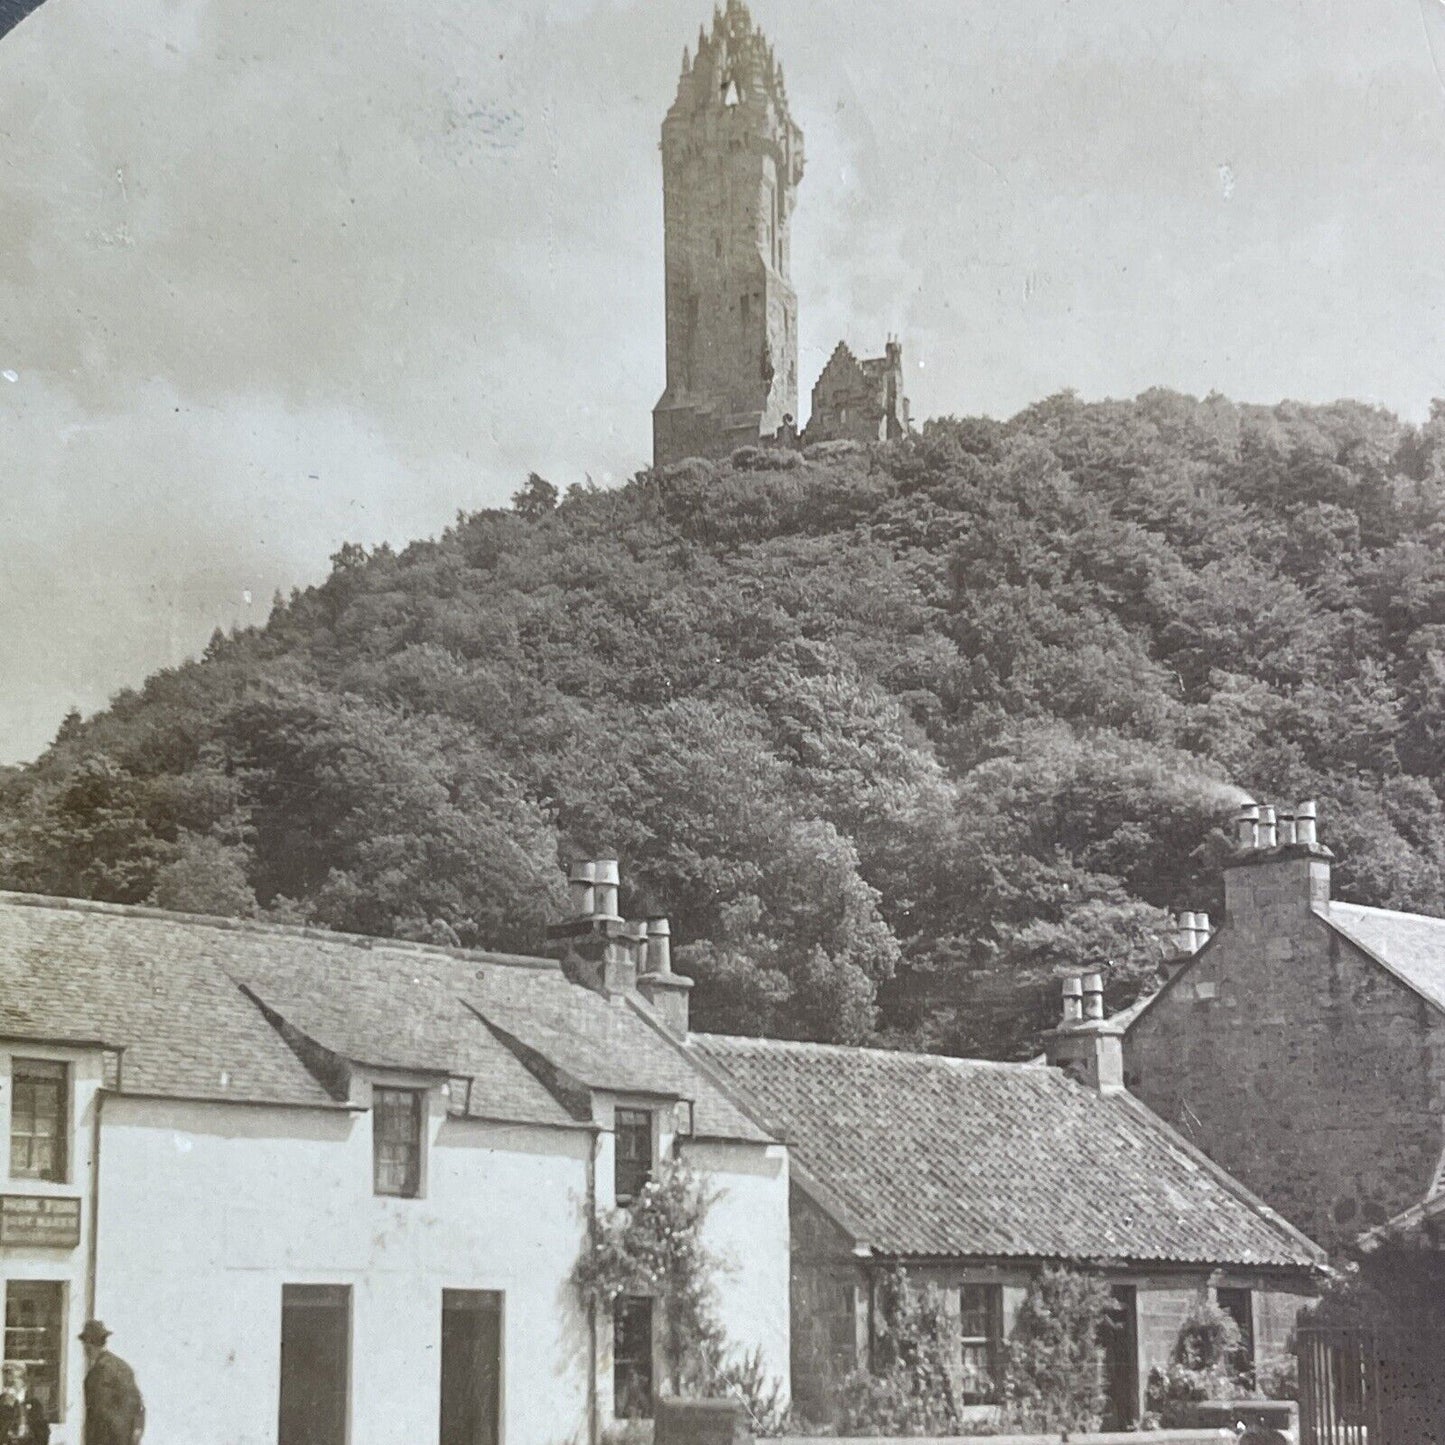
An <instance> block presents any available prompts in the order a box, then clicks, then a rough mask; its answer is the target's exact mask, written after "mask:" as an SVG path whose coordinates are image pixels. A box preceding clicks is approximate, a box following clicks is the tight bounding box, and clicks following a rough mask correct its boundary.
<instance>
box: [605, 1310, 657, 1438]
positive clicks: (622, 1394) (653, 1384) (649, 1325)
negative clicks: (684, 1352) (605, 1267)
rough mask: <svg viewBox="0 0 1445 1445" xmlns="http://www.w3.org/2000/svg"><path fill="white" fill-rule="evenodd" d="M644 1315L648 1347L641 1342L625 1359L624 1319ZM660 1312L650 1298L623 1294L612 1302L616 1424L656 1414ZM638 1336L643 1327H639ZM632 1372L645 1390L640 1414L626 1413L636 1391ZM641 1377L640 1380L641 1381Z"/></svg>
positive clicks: (614, 1411)
mask: <svg viewBox="0 0 1445 1445" xmlns="http://www.w3.org/2000/svg"><path fill="white" fill-rule="evenodd" d="M630 1314H636V1315H642V1316H644V1317H645V1319H646V1336H645V1339H646V1344H645V1347H644V1346H643V1345H642V1344H641V1343H640V1342H639V1344H638V1346H637V1348H636V1349H635V1350H633V1349H629V1350H628V1352H627V1353H626V1354H625V1355H624V1353H623V1351H622V1348H621V1346H622V1341H623V1338H624V1333H625V1330H624V1326H623V1323H622V1321H623V1319H624V1318H625V1317H626V1316H628V1315H630ZM656 1329H657V1312H656V1308H655V1302H654V1301H653V1299H652V1297H651V1295H637V1294H624V1295H618V1297H617V1298H616V1299H615V1300H614V1301H613V1302H612V1418H613V1419H614V1420H651V1419H652V1418H653V1416H654V1415H655V1414H656V1413H657V1363H656V1358H655V1355H656ZM638 1333H639V1334H641V1333H642V1326H641V1325H640V1324H639V1325H638ZM629 1371H633V1372H635V1376H634V1378H637V1382H638V1384H644V1385H645V1386H646V1399H645V1401H644V1402H643V1403H644V1408H643V1409H642V1410H641V1411H640V1412H639V1413H635V1414H634V1413H624V1410H623V1405H624V1403H625V1402H626V1401H627V1400H628V1399H629V1396H631V1395H632V1394H633V1393H634V1391H635V1388H636V1387H635V1386H634V1387H633V1388H632V1389H629V1386H628V1383H627V1378H628V1373H629ZM639 1377H640V1378H639Z"/></svg>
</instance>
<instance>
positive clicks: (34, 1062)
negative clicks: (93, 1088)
mask: <svg viewBox="0 0 1445 1445" xmlns="http://www.w3.org/2000/svg"><path fill="white" fill-rule="evenodd" d="M69 1098H70V1068H69V1066H68V1065H66V1064H56V1063H51V1062H49V1061H48V1060H45V1059H16V1060H15V1061H14V1064H13V1065H12V1069H11V1083H10V1175H11V1178H13V1179H50V1180H53V1181H55V1182H56V1183H57V1184H63V1183H64V1182H65V1177H66V1166H67V1162H68V1161H67V1154H68V1152H69V1151H68V1150H67V1149H66V1147H65V1145H66V1131H67V1124H66V1120H67V1116H68V1114H69V1112H70V1111H69V1109H68V1108H67V1105H68V1103H69Z"/></svg>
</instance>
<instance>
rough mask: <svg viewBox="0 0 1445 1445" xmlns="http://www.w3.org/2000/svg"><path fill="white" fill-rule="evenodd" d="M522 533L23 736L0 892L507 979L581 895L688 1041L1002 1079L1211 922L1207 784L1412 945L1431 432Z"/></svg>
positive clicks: (1221, 450) (1434, 690) (1435, 674)
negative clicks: (450, 959) (606, 889)
mask: <svg viewBox="0 0 1445 1445" xmlns="http://www.w3.org/2000/svg"><path fill="white" fill-rule="evenodd" d="M554 503H555V494H554V492H553V491H552V489H551V488H550V487H549V486H548V485H547V484H546V483H544V482H542V481H541V479H540V478H536V479H533V480H532V481H531V482H529V483H528V485H527V487H526V488H524V489H523V491H522V492H520V493H519V495H518V504H517V506H516V507H515V508H514V509H513V510H510V511H486V512H479V513H476V514H474V515H469V516H463V517H460V518H459V519H458V521H457V523H456V525H455V526H454V527H453V528H452V529H450V530H449V531H448V532H447V533H446V534H445V535H444V536H443V537H441V538H440V539H439V540H436V541H428V542H418V543H414V544H413V545H411V546H409V547H407V548H405V549H404V550H403V551H401V552H395V551H393V550H391V549H390V548H385V547H383V548H380V549H378V550H377V551H375V552H373V553H371V554H366V553H364V552H363V551H362V550H361V549H358V548H355V547H347V548H344V549H343V550H342V552H340V553H339V554H338V555H337V557H336V558H335V562H334V566H333V570H332V573H331V576H330V577H329V579H328V580H327V581H326V582H325V583H324V584H322V585H321V586H319V587H316V588H312V589H310V590H308V591H305V592H297V593H294V594H293V595H292V596H291V598H290V599H289V600H284V601H278V603H277V605H276V607H275V609H274V611H273V613H272V616H271V618H270V620H269V622H268V623H267V625H266V626H265V627H264V628H261V629H259V630H255V631H248V632H245V633H241V634H238V635H235V636H232V637H228V638H222V637H219V636H218V637H217V638H215V639H214V640H213V642H212V644H211V646H210V647H209V648H208V650H207V653H206V655H205V657H204V658H203V659H202V660H200V661H198V662H196V663H194V664H192V665H189V666H185V667H181V668H178V669H175V670H172V671H168V672H163V673H160V674H157V675H156V676H154V677H152V678H151V679H150V680H149V681H147V682H146V683H145V685H144V686H143V687H141V688H140V689H139V690H138V691H135V692H127V693H124V694H122V695H121V696H119V697H117V698H116V699H115V700H114V701H113V703H112V705H111V706H110V707H109V708H108V709H107V710H106V711H104V712H103V713H101V714H99V715H98V716H96V717H94V718H91V719H89V720H86V721H81V720H80V719H79V718H75V717H72V718H70V719H67V721H66V723H65V724H64V726H63V727H62V728H61V730H60V733H59V735H58V736H57V738H56V740H55V743H54V744H53V745H52V747H51V748H50V749H49V750H48V751H47V752H46V753H45V754H44V755H43V756H42V757H41V758H40V759H38V760H37V761H36V763H35V764H33V765H32V766H30V767H27V768H24V769H17V770H12V771H10V772H9V773H4V774H0V881H3V883H4V884H5V886H8V887H12V888H23V889H38V890H43V891H47V892H53V893H62V894H71V895H79V896H90V897H96V898H103V899H112V900H119V901H127V902H138V901H143V900H147V899H152V898H154V899H156V900H158V901H161V902H164V903H165V904H166V905H167V906H175V907H181V906H191V907H196V908H201V909H216V910H220V911H225V912H235V913H245V912H257V913H260V914H261V915H263V916H265V915H279V916H282V917H288V918H308V919H312V920H314V921H316V922H319V923H323V924H327V925H330V926H333V927H337V928H344V929H355V930H362V931H369V932H379V933H394V934H399V935H403V936H406V937H412V938H422V939H431V940H437V941H459V942H462V943H466V944H478V945H491V946H496V947H503V948H525V949H532V948H535V947H536V946H537V945H538V943H539V941H540V933H541V929H542V927H543V925H544V924H545V922H546V921H547V920H548V919H549V918H550V917H552V916H554V915H556V914H558V913H559V912H560V911H561V909H562V907H563V898H562V896H561V893H562V890H561V875H560V872H559V865H560V864H561V863H562V862H565V861H567V860H568V859H570V858H573V857H580V856H610V855H614V854H615V855H618V856H620V857H621V858H622V859H623V862H624V874H623V876H624V878H625V880H626V883H627V886H628V889H629V892H630V896H628V897H626V898H625V901H626V902H627V903H628V904H629V905H630V906H631V907H634V908H644V907H645V908H649V909H657V910H659V911H666V912H669V913H671V915H672V916H673V919H674V927H675V932H676V934H677V936H678V938H679V941H680V943H681V944H682V947H681V948H680V950H679V963H680V966H681V967H683V968H685V969H686V970H688V971H689V972H691V973H693V974H694V975H695V976H696V978H697V980H698V988H697V991H696V994H695V1003H694V1007H695V1015H694V1016H695V1018H696V1019H697V1021H698V1022H699V1024H700V1025H701V1026H702V1027H704V1028H712V1029H727V1030H735V1031H762V1032H770V1033H778V1034H791V1035H804V1036H811V1037H817V1038H831V1039H844V1040H857V1039H861V1038H865V1037H869V1036H874V1037H882V1038H883V1039H885V1040H888V1041H909V1042H913V1043H917V1044H920V1045H923V1046H925V1047H930V1048H941V1049H951V1050H959V1051H968V1052H978V1053H992V1054H1002V1055H1018V1054H1021V1053H1025V1052H1027V1051H1028V1050H1030V1049H1031V1048H1032V1047H1033V1040H1034V1038H1035V1037H1036V1034H1037V1031H1038V1029H1039V1028H1040V1027H1041V1026H1043V1025H1045V1024H1047V1023H1048V1022H1050V1021H1052V1018H1053V1014H1054V1008H1055V998H1054V992H1055V990H1054V987H1053V984H1052V982H1051V980H1052V977H1053V975H1054V974H1055V972H1056V971H1057V970H1059V969H1060V968H1062V967H1065V966H1074V965H1077V964H1079V963H1081V962H1083V961H1085V960H1088V959H1093V958H1098V957H1102V958H1106V959H1109V960H1112V962H1113V968H1112V970H1111V972H1110V980H1111V981H1110V985H1109V988H1110V993H1111V1001H1112V1002H1113V1003H1116V1004H1122V1003H1124V1002H1127V1001H1128V1000H1129V999H1130V998H1131V997H1132V996H1133V994H1134V993H1135V992H1136V991H1137V990H1138V989H1139V988H1140V987H1141V986H1142V985H1143V984H1144V982H1145V981H1146V980H1147V979H1148V978H1149V977H1151V976H1152V974H1153V972H1154V970H1155V967H1156V964H1157V959H1158V944H1157V941H1156V940H1157V934H1158V930H1159V929H1160V927H1161V925H1162V923H1163V919H1164V913H1163V910H1165V909H1168V908H1171V907H1189V908H1195V909H1208V910H1210V911H1212V912H1215V913H1218V911H1219V909H1220V899H1219V898H1218V896H1217V894H1216V891H1215V890H1216V888H1217V881H1218V880H1217V865H1218V862H1219V859H1220V857H1221V855H1222V853H1223V851H1224V849H1225V847H1226V839H1225V835H1224V833H1223V832H1222V831H1221V824H1222V823H1223V822H1224V821H1225V820H1226V819H1227V817H1228V814H1229V812H1230V810H1231V807H1232V805H1233V802H1234V801H1235V799H1236V798H1237V796H1238V794H1237V792H1236V788H1238V787H1243V788H1245V789H1248V790H1250V791H1251V792H1253V793H1256V794H1259V795H1261V796H1267V797H1268V798H1283V799H1294V798H1299V797H1310V796H1313V797H1318V798H1319V799H1320V800H1321V812H1322V818H1323V831H1324V836H1325V839H1326V841H1328V842H1329V843H1330V844H1331V846H1333V847H1334V848H1335V849H1336V850H1337V852H1339V854H1340V855H1341V856H1340V864H1339V867H1338V873H1337V879H1338V889H1339V891H1340V892H1341V893H1343V894H1344V895H1345V896H1348V897H1351V898H1354V899H1356V900H1358V901H1362V902H1369V903H1376V904H1382V905H1386V906H1394V907H1407V908H1421V909H1426V910H1434V911H1445V811H1442V802H1441V799H1442V791H1445V411H1442V412H1440V413H1439V414H1437V415H1436V417H1435V418H1434V419H1432V421H1431V422H1430V423H1428V424H1427V425H1426V426H1424V427H1423V428H1411V427H1408V426H1406V425H1404V424H1402V423H1401V422H1399V421H1398V420H1397V419H1396V418H1394V417H1392V416H1390V415H1389V414H1387V413H1385V412H1382V411H1379V410H1374V409H1370V408H1367V407H1364V406H1359V405H1354V404H1349V403H1339V404H1336V405H1334V406H1329V407H1303V406H1294V405H1283V406H1279V407H1276V408H1273V409H1265V408H1256V407H1238V406H1234V405H1232V404H1230V403H1228V402H1226V401H1224V400H1222V399H1219V398H1209V399H1207V400H1205V401H1203V402H1198V401H1195V400H1192V399H1190V398H1186V397H1181V396H1177V395H1173V394H1170V393H1162V392H1153V393H1148V394H1146V395H1144V396H1142V397H1140V398H1139V399H1138V400H1137V401H1134V402H1123V403H1103V404H1097V405H1086V404H1084V403H1081V402H1079V401H1077V400H1076V399H1074V398H1072V397H1070V396H1060V397H1055V398H1051V399H1050V400H1048V401H1046V402H1043V403H1040V404H1039V405H1038V406H1035V407H1033V408H1031V409H1029V410H1028V411H1026V412H1024V413H1022V414H1021V415H1019V416H1018V417H1016V418H1014V419H1013V420H1012V421H1010V422H1007V423H995V422H991V421H983V420H963V421H959V420H944V421H939V422H934V423H930V424H929V425H928V426H927V427H926V428H925V429H924V431H923V433H922V435H921V436H919V437H917V438H912V439H909V440H907V441H904V442H900V443H895V444H891V445H888V446H881V447H878V448H874V449H868V450H862V449H853V450H850V449H847V448H837V447H832V448H826V449H822V450H820V451H817V452H813V453H809V454H807V455H805V456H803V457H799V456H798V455H796V454H777V453H771V452H768V451H766V450H761V449H750V450H748V451H746V452H744V453H739V454H738V456H737V457H736V458H734V460H733V461H732V462H730V463H703V462H689V463H684V464H683V465H681V466H679V467H675V468H673V469H671V470H670V471H668V472H665V473H662V474H657V473H653V472H644V473H642V474H640V475H639V476H638V477H637V478H636V479H635V480H634V481H633V482H632V483H630V484H629V485H627V486H625V487H622V488H620V489H618V490H616V491H593V490H584V489H579V488H575V487H574V488H571V489H569V491H568V492H567V493H566V494H565V496H564V497H563V498H562V499H561V501H560V503H559V504H554Z"/></svg>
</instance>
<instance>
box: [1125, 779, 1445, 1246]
mask: <svg viewBox="0 0 1445 1445" xmlns="http://www.w3.org/2000/svg"><path fill="white" fill-rule="evenodd" d="M1237 828H1238V848H1237V851H1236V853H1235V854H1234V856H1233V857H1232V858H1231V859H1230V861H1229V863H1228V864H1227V866H1226V867H1225V870H1224V894H1225V917H1224V921H1223V924H1222V925H1221V926H1220V927H1219V928H1218V930H1217V931H1216V932H1215V933H1214V934H1213V935H1212V936H1211V937H1209V939H1208V941H1207V942H1206V943H1205V945H1204V946H1203V947H1202V948H1200V949H1199V950H1198V951H1197V952H1195V953H1193V954H1192V955H1190V956H1189V957H1187V959H1186V960H1185V961H1184V963H1183V966H1182V967H1180V968H1179V969H1178V970H1177V971H1176V972H1175V973H1174V976H1173V977H1172V978H1171V979H1170V980H1169V982H1168V983H1167V984H1166V985H1165V986H1164V987H1163V988H1162V989H1161V990H1160V991H1159V992H1158V993H1157V994H1156V995H1155V996H1154V997H1153V998H1152V999H1150V1000H1148V1001H1147V1002H1146V1003H1144V1004H1143V1005H1142V1006H1141V1007H1140V1008H1139V1009H1138V1010H1137V1011H1136V1013H1135V1016H1134V1018H1133V1020H1132V1022H1130V1024H1129V1026H1128V1031H1127V1034H1126V1038H1125V1065H1126V1076H1127V1079H1128V1083H1129V1087H1130V1088H1131V1089H1132V1090H1133V1091H1134V1092H1135V1093H1137V1094H1138V1096H1139V1097H1140V1098H1141V1099H1142V1100H1143V1101H1144V1102H1145V1103H1147V1104H1148V1105H1149V1106H1150V1107H1151V1108H1152V1109H1154V1110H1155V1112H1156V1113H1158V1114H1160V1115H1161V1116H1162V1117H1164V1118H1166V1119H1168V1120H1169V1121H1170V1122H1171V1123H1172V1124H1173V1125H1174V1126H1175V1127H1176V1128H1177V1129H1179V1130H1180V1132H1181V1133H1183V1134H1185V1135H1186V1136H1187V1137H1188V1138H1189V1140H1190V1141H1191V1142H1192V1143H1193V1144H1195V1145H1197V1146H1198V1147H1199V1148H1201V1149H1203V1150H1204V1151H1205V1152H1206V1153H1207V1154H1209V1156H1210V1157H1211V1158H1213V1159H1214V1160H1216V1161H1217V1162H1218V1163H1219V1164H1221V1165H1222V1166H1223V1167H1224V1168H1226V1169H1228V1170H1229V1171H1230V1172H1231V1173H1232V1174H1234V1175H1235V1176H1236V1177H1237V1178H1238V1179H1239V1180H1241V1181H1242V1182H1243V1183H1244V1184H1245V1185H1246V1186H1247V1187H1248V1188H1250V1189H1252V1190H1254V1191H1255V1192H1256V1193H1258V1194H1259V1195H1261V1196H1262V1197H1263V1198H1264V1199H1266V1200H1267V1201H1268V1202H1269V1203H1270V1204H1271V1205H1273V1206H1274V1208H1276V1209H1278V1210H1279V1211H1280V1213H1281V1214H1283V1215H1284V1216H1285V1217H1286V1218H1288V1219H1289V1220H1291V1221H1292V1222H1293V1223H1294V1224H1296V1225H1297V1226H1298V1227H1299V1228H1301V1229H1303V1230H1304V1231H1305V1232H1306V1233H1308V1234H1309V1235H1310V1236H1311V1237H1313V1238H1315V1239H1317V1240H1319V1241H1320V1242H1321V1243H1323V1244H1325V1245H1327V1246H1329V1247H1330V1248H1331V1249H1341V1248H1345V1247H1348V1246H1351V1245H1353V1244H1354V1242H1355V1241H1356V1239H1357V1238H1358V1237H1359V1236H1360V1235H1361V1234H1363V1233H1365V1232H1367V1231H1371V1230H1378V1229H1379V1228H1381V1227H1382V1226H1385V1225H1387V1224H1388V1223H1389V1222H1390V1221H1391V1220H1393V1219H1395V1218H1396V1217H1397V1216H1398V1217H1400V1218H1401V1220H1402V1222H1403V1223H1405V1224H1407V1225H1408V1224H1409V1223H1410V1222H1411V1221H1413V1222H1415V1223H1417V1224H1419V1225H1420V1226H1421V1227H1424V1225H1425V1223H1426V1222H1427V1221H1429V1220H1430V1219H1432V1218H1436V1217H1439V1214H1440V1212H1441V1210H1442V1208H1445V918H1431V917H1427V916H1424V915H1421V914H1409V913H1397V912H1391V911H1389V910H1387V909H1381V908H1365V907H1361V906H1359V905H1357V904H1351V903H1342V902H1340V901H1339V900H1338V899H1336V898H1334V897H1332V896H1331V881H1330V875H1331V863H1332V861H1333V854H1332V853H1331V852H1330V850H1329V849H1328V848H1326V847H1325V846H1323V844H1322V843H1321V842H1320V841H1319V837H1318V825H1317V821H1316V808H1315V805H1314V804H1313V803H1303V804H1300V805H1299V807H1298V808H1293V807H1291V808H1287V809H1276V808H1274V807H1254V806H1251V807H1249V808H1246V809H1245V810H1244V811H1243V812H1242V813H1241V815H1240V817H1239V819H1238V821H1237Z"/></svg>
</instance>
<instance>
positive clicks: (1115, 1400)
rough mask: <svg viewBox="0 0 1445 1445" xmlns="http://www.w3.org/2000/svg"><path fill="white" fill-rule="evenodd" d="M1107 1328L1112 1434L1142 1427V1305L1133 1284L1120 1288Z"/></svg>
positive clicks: (1116, 1288)
mask: <svg viewBox="0 0 1445 1445" xmlns="http://www.w3.org/2000/svg"><path fill="white" fill-rule="evenodd" d="M1110 1293H1111V1294H1112V1295H1113V1297H1114V1298H1113V1305H1112V1307H1111V1308H1110V1310H1109V1318H1108V1320H1107V1322H1106V1323H1105V1325H1104V1398H1105V1408H1106V1410H1107V1418H1106V1423H1107V1426H1108V1428H1109V1429H1111V1430H1132V1429H1133V1428H1134V1426H1135V1425H1137V1424H1138V1423H1139V1301H1138V1291H1137V1290H1136V1289H1135V1287H1134V1286H1133V1285H1132V1284H1116V1285H1115V1286H1114V1287H1113V1289H1112V1290H1111V1291H1110Z"/></svg>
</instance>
